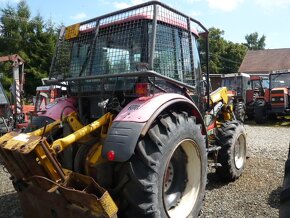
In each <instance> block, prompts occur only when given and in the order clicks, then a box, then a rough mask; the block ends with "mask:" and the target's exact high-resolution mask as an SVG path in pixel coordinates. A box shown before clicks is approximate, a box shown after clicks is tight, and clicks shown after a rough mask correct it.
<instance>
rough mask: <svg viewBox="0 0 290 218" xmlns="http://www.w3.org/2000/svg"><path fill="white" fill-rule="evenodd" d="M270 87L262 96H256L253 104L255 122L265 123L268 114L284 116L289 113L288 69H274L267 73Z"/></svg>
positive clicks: (289, 86) (289, 75) (289, 81)
mask: <svg viewBox="0 0 290 218" xmlns="http://www.w3.org/2000/svg"><path fill="white" fill-rule="evenodd" d="M269 81H270V87H269V90H270V91H268V90H267V89H266V90H265V91H264V93H265V94H264V96H260V97H257V98H256V99H255V104H254V116H255V121H256V123H259V124H261V123H265V122H266V121H267V118H268V116H269V115H270V114H273V115H277V116H285V115H289V114H290V103H289V102H290V101H289V96H290V94H289V89H290V71H288V70H285V71H274V72H272V73H270V74H269Z"/></svg>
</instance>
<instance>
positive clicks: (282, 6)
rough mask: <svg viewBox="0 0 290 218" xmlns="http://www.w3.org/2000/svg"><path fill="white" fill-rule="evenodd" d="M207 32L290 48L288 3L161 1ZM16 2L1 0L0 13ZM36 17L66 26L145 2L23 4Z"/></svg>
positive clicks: (55, 0)
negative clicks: (213, 29) (252, 35)
mask: <svg viewBox="0 0 290 218" xmlns="http://www.w3.org/2000/svg"><path fill="white" fill-rule="evenodd" d="M160 1H161V2H163V3H165V4H167V5H169V6H171V7H173V8H175V9H177V10H179V11H181V12H183V13H184V14H187V15H189V16H191V17H193V18H195V19H197V20H199V21H200V22H201V23H202V24H204V25H205V26H206V27H207V28H210V27H216V28H219V29H221V30H223V31H224V38H225V39H226V40H229V41H232V42H235V43H245V42H246V41H245V36H246V35H247V34H250V33H253V32H258V34H259V36H262V35H265V36H266V49H275V48H290V24H289V23H290V17H289V14H290V0H160ZM17 2H19V0H0V9H1V8H3V7H6V6H7V4H9V5H11V6H15V5H16V4H17ZM26 2H27V4H28V6H29V8H30V10H31V12H32V16H35V15H37V14H38V13H39V14H40V15H41V16H42V17H43V18H44V19H45V20H47V19H51V20H52V21H53V22H54V23H55V24H57V25H59V24H64V25H65V26H68V25H71V24H74V23H78V22H81V21H85V20H88V19H90V18H94V17H98V16H100V15H103V14H106V13H109V12H113V11H116V10H119V9H123V8H126V7H129V6H133V5H136V4H139V3H143V2H146V1H145V0H112V1H108V0H42V1H41V0H26Z"/></svg>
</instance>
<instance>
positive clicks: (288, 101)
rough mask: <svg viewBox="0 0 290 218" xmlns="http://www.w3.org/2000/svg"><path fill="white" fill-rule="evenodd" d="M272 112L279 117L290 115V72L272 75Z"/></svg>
mask: <svg viewBox="0 0 290 218" xmlns="http://www.w3.org/2000/svg"><path fill="white" fill-rule="evenodd" d="M270 90H271V93H270V102H271V112H272V113H275V114H278V115H285V114H287V115H288V114H290V71H289V70H287V71H284V72H283V71H282V72H281V71H279V72H273V73H271V74H270Z"/></svg>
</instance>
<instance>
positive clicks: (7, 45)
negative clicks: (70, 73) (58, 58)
mask: <svg viewBox="0 0 290 218" xmlns="http://www.w3.org/2000/svg"><path fill="white" fill-rule="evenodd" d="M1 12H2V17H1V18H0V55H1V56H3V55H10V54H19V55H20V56H21V57H22V58H23V59H24V61H25V73H26V83H25V92H26V94H27V95H34V94H35V88H36V86H38V85H40V84H41V78H43V77H47V76H48V72H49V68H50V62H51V60H52V56H53V53H54V49H55V44H56V39H57V29H56V28H55V27H54V25H53V23H52V22H51V21H44V20H43V18H42V17H41V16H40V15H37V16H35V17H31V12H30V10H29V7H28V5H27V4H26V2H25V1H24V0H22V1H20V2H19V3H18V4H17V6H16V8H13V7H11V6H9V5H8V6H7V7H6V8H4V9H2V10H1ZM0 71H1V72H4V79H3V80H2V81H1V82H4V87H5V88H6V89H7V88H8V85H9V83H10V82H11V73H10V72H11V66H10V67H9V66H8V64H1V65H0ZM7 78H9V79H7ZM10 85H11V83H10ZM10 85H9V86H10Z"/></svg>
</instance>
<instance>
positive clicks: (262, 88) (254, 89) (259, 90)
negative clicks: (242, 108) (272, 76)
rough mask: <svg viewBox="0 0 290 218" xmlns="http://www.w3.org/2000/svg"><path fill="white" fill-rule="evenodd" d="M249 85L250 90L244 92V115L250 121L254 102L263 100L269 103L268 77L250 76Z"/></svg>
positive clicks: (252, 116) (252, 115)
mask: <svg viewBox="0 0 290 218" xmlns="http://www.w3.org/2000/svg"><path fill="white" fill-rule="evenodd" d="M250 85H251V88H250V89H248V90H246V115H247V117H248V118H249V119H252V118H254V108H255V103H256V100H258V99H260V98H263V99H265V101H266V102H267V103H268V102H269V96H270V90H269V77H268V76H259V75H250Z"/></svg>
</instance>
